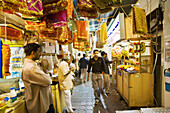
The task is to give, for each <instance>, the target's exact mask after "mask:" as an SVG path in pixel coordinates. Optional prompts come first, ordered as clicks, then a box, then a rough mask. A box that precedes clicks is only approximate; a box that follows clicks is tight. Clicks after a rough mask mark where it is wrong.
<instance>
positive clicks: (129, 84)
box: [117, 69, 154, 107]
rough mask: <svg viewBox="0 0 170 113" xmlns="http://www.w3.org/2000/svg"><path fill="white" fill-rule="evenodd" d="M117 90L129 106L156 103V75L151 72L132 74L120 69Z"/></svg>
mask: <svg viewBox="0 0 170 113" xmlns="http://www.w3.org/2000/svg"><path fill="white" fill-rule="evenodd" d="M117 91H118V92H119V94H120V95H121V97H123V99H124V100H125V101H126V102H127V104H128V106H129V107H141V106H153V105H154V98H153V94H154V93H153V92H154V76H153V75H152V74H149V73H135V74H130V73H128V72H126V71H124V70H119V69H118V75H117Z"/></svg>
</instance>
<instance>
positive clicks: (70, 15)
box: [67, 0, 73, 19]
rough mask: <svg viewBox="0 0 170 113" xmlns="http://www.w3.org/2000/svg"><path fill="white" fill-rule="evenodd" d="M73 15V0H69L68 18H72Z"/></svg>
mask: <svg viewBox="0 0 170 113" xmlns="http://www.w3.org/2000/svg"><path fill="white" fill-rule="evenodd" d="M72 15H73V0H68V6H67V18H68V19H71V18H72Z"/></svg>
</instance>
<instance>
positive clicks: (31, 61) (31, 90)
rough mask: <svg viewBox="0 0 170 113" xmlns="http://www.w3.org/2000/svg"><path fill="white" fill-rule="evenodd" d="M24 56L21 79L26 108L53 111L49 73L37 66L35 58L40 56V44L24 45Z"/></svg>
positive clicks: (32, 112)
mask: <svg viewBox="0 0 170 113" xmlns="http://www.w3.org/2000/svg"><path fill="white" fill-rule="evenodd" d="M24 51H25V54H26V58H25V59H24V65H23V68H22V75H21V79H22V81H23V83H24V86H25V100H26V108H27V111H28V112H29V113H55V111H54V107H53V98H52V92H51V84H52V80H51V78H50V76H49V74H46V73H45V72H43V71H42V70H41V69H40V67H39V66H37V64H36V62H35V60H38V59H39V57H40V46H39V45H38V44H36V43H30V44H27V45H26V46H25V47H24Z"/></svg>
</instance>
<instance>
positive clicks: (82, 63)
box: [79, 54, 89, 83]
mask: <svg viewBox="0 0 170 113" xmlns="http://www.w3.org/2000/svg"><path fill="white" fill-rule="evenodd" d="M88 63H89V61H88V60H87V59H86V54H83V58H81V59H80V61H79V67H80V70H81V76H80V80H81V82H84V83H85V82H87V79H86V75H87V65H88Z"/></svg>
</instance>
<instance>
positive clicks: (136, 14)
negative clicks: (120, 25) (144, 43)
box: [133, 7, 148, 34]
mask: <svg viewBox="0 0 170 113" xmlns="http://www.w3.org/2000/svg"><path fill="white" fill-rule="evenodd" d="M147 32H148V29H147V21H146V13H145V11H144V9H141V8H138V7H133V33H135V34H136V33H147Z"/></svg>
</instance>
